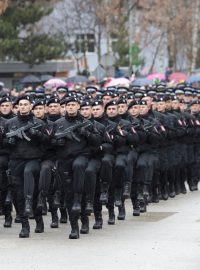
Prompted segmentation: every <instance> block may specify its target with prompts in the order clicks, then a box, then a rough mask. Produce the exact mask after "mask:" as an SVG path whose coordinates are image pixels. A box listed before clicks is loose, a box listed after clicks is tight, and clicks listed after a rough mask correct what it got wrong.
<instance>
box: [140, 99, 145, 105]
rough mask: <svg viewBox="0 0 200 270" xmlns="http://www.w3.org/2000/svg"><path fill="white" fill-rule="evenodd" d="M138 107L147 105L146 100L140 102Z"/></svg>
mask: <svg viewBox="0 0 200 270" xmlns="http://www.w3.org/2000/svg"><path fill="white" fill-rule="evenodd" d="M139 105H147V101H146V100H140V101H139Z"/></svg>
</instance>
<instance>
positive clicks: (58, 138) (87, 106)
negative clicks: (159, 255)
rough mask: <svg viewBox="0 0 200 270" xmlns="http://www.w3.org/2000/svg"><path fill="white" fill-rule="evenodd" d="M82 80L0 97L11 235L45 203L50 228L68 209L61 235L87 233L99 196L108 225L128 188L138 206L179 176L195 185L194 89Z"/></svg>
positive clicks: (1, 205) (197, 122)
mask: <svg viewBox="0 0 200 270" xmlns="http://www.w3.org/2000/svg"><path fill="white" fill-rule="evenodd" d="M84 90H85V91H83V92H81V91H79V92H78V93H77V92H75V91H69V90H68V89H67V88H65V87H59V88H58V89H57V91H56V93H54V94H52V95H48V96H45V95H44V94H42V95H41V94H40V95H37V94H36V93H34V92H31V93H26V95H23V96H19V97H18V98H17V99H15V100H12V97H10V96H8V95H6V96H4V97H2V99H1V100H0V147H1V148H0V212H1V213H0V214H1V215H5V222H4V227H5V228H8V227H11V226H12V210H13V208H15V210H16V217H15V222H18V223H21V224H22V229H21V231H20V234H19V237H21V238H27V237H29V234H30V226H29V218H34V219H35V221H36V228H35V233H43V232H44V222H43V215H44V214H46V213H47V211H49V212H50V213H51V218H52V220H51V224H50V226H51V228H58V227H59V222H60V223H67V222H68V219H69V222H70V225H71V233H70V235H69V238H70V239H77V238H79V233H81V234H88V233H89V218H90V215H91V214H92V213H94V217H95V223H94V224H93V229H102V227H103V218H102V207H103V206H106V208H107V209H108V221H107V222H108V224H110V225H114V224H115V213H116V212H117V219H118V220H124V219H125V216H126V210H125V203H126V200H127V199H129V198H131V201H132V205H133V216H139V215H140V214H141V213H144V212H146V211H147V206H148V204H149V203H151V202H153V203H158V202H159V200H167V199H168V198H169V197H170V198H174V197H175V196H177V195H178V194H180V193H182V194H185V193H186V192H187V189H186V185H185V184H186V182H187V184H188V186H189V189H190V191H195V190H197V189H198V181H199V177H200V172H199V168H200V166H199V165H200V104H199V98H200V90H198V89H193V88H191V87H188V86H186V85H184V84H179V85H177V86H176V88H174V89H169V88H167V87H166V85H164V84H160V85H154V86H151V87H147V88H146V89H145V90H142V89H140V87H137V86H135V87H130V88H127V87H109V88H108V89H100V90H99V89H98V88H97V87H96V86H89V87H87V88H86V89H84ZM116 209H117V211H116ZM59 216H60V220H59ZM79 219H80V221H81V222H80V221H79ZM79 224H81V228H80V229H79Z"/></svg>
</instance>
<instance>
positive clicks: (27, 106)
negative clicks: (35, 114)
mask: <svg viewBox="0 0 200 270" xmlns="http://www.w3.org/2000/svg"><path fill="white" fill-rule="evenodd" d="M18 108H19V113H20V114H21V115H27V114H29V113H30V111H31V109H32V105H31V103H30V101H28V100H25V99H22V100H20V101H19V107H18Z"/></svg>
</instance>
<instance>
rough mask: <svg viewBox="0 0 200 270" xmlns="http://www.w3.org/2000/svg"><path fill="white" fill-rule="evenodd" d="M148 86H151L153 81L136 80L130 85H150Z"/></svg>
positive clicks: (145, 79)
mask: <svg viewBox="0 0 200 270" xmlns="http://www.w3.org/2000/svg"><path fill="white" fill-rule="evenodd" d="M150 84H153V80H149V79H147V78H138V79H136V80H134V81H133V82H132V84H131V85H139V86H143V85H150Z"/></svg>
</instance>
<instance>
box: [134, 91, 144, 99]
mask: <svg viewBox="0 0 200 270" xmlns="http://www.w3.org/2000/svg"><path fill="white" fill-rule="evenodd" d="M135 97H136V98H142V97H144V93H143V92H136V93H135Z"/></svg>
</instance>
